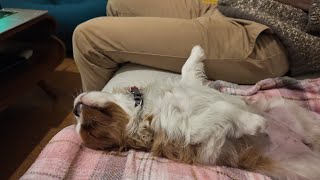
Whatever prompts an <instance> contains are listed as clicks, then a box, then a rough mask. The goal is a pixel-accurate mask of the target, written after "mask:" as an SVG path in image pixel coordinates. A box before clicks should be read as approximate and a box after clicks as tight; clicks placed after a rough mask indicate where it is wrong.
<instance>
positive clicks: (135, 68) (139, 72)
mask: <svg viewBox="0 0 320 180" xmlns="http://www.w3.org/2000/svg"><path fill="white" fill-rule="evenodd" d="M178 76H180V75H178V74H175V73H171V72H166V71H161V70H158V69H154V68H150V67H146V66H141V65H136V64H130V63H129V64H126V65H124V66H123V67H121V68H120V69H119V70H118V71H117V72H116V73H115V75H114V76H113V77H112V79H111V80H110V81H109V82H108V84H107V85H106V86H105V87H104V88H103V90H102V91H105V92H112V89H113V87H130V86H137V87H143V86H144V85H146V84H147V83H149V82H151V81H153V80H157V79H159V80H163V78H168V77H178Z"/></svg>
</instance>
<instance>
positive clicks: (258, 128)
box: [74, 46, 320, 179]
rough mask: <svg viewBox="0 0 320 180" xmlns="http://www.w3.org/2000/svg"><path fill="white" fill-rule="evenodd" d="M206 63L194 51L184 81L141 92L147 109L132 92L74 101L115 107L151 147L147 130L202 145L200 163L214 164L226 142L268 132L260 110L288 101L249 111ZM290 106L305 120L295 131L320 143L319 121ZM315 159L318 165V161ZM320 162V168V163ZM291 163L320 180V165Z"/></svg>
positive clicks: (82, 96)
mask: <svg viewBox="0 0 320 180" xmlns="http://www.w3.org/2000/svg"><path fill="white" fill-rule="evenodd" d="M204 59H205V54H204V51H203V49H202V48H201V47H200V46H195V47H194V48H193V49H192V52H191V55H190V57H189V59H188V60H187V61H186V63H185V64H184V66H183V68H182V74H181V79H168V80H166V81H155V82H153V83H151V84H150V85H148V86H147V87H144V88H143V89H142V91H143V98H144V105H143V107H141V106H138V107H134V100H133V98H132V95H131V94H130V93H128V92H127V91H121V92H118V93H114V94H109V93H103V92H86V93H82V94H80V95H79V96H78V97H77V98H76V99H75V102H74V105H75V106H76V104H79V103H81V104H85V105H87V106H91V107H99V108H103V107H105V106H106V104H107V103H109V102H114V103H116V104H117V105H119V106H120V107H121V108H122V109H123V110H124V111H125V112H126V113H127V114H128V115H129V118H130V120H129V122H128V124H127V126H126V131H127V132H126V133H127V134H128V135H132V136H140V138H141V139H143V138H145V139H143V141H146V142H149V141H152V137H150V136H148V135H146V134H145V133H146V131H145V129H151V130H152V132H154V133H156V132H160V131H165V133H166V134H167V137H168V138H169V139H171V140H172V141H175V140H177V139H179V140H181V139H182V140H183V141H184V142H183V144H184V145H185V146H187V145H198V144H202V147H201V153H200V156H199V162H201V164H207V165H214V164H215V163H216V160H217V158H218V157H219V155H220V153H221V151H222V148H223V146H224V144H225V142H226V140H227V138H229V137H231V138H240V137H242V136H244V135H257V134H259V133H260V132H264V130H265V128H266V119H265V118H264V117H263V116H262V115H260V114H259V113H256V112H257V111H259V112H260V111H266V110H268V109H272V108H274V107H277V106H284V105H288V104H287V103H284V102H283V100H276V101H272V102H264V103H260V104H259V105H257V107H256V109H255V110H252V106H250V107H249V106H248V104H247V103H246V102H245V101H244V100H243V99H241V98H239V97H236V96H231V95H227V94H222V93H220V92H218V91H216V90H214V89H212V88H210V87H208V86H207V85H206V75H205V74H204V64H203V60H204ZM289 106H292V108H293V109H295V111H296V112H297V116H300V117H301V119H303V120H305V121H304V123H302V122H296V123H295V125H294V128H295V130H297V131H299V133H301V134H303V133H306V134H305V138H306V141H307V142H309V143H312V142H314V141H315V140H314V138H315V136H314V134H317V135H318V136H316V137H317V138H319V137H320V136H319V134H320V129H314V128H313V125H314V124H317V123H318V124H317V127H319V122H316V121H314V119H313V118H312V117H311V116H310V115H309V114H308V113H307V111H306V110H304V109H303V108H300V107H299V106H297V105H295V104H292V103H290V104H289ZM150 115H152V116H153V120H152V122H151V123H148V122H147V121H143V119H142V118H141V117H146V116H150ZM76 118H77V125H76V130H77V131H78V132H79V131H80V129H81V123H82V122H83V119H82V116H81V113H80V116H79V117H76ZM147 132H148V131H147ZM150 138H151V139H150ZM204 142H205V143H204ZM312 158H313V161H315V160H314V157H312ZM312 158H311V159H312ZM307 159H308V161H309V160H310V158H307ZM316 160H318V162H319V164H320V161H319V160H320V158H318V159H316ZM291 161H292V162H290V163H288V162H285V163H283V166H285V168H284V169H287V170H288V171H290V172H292V171H297V172H298V174H300V175H301V177H305V178H307V179H308V178H314V177H316V178H318V179H320V173H319V172H316V171H317V169H318V170H320V165H319V164H318V163H316V162H310V161H309V162H308V161H305V160H303V158H302V159H301V158H300V159H293V160H291ZM296 162H299V163H300V164H297V163H296ZM310 163H311V165H310ZM312 166H314V167H312ZM305 167H307V168H305Z"/></svg>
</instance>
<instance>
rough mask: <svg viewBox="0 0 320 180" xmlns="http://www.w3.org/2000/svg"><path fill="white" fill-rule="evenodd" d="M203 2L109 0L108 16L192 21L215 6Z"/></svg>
mask: <svg viewBox="0 0 320 180" xmlns="http://www.w3.org/2000/svg"><path fill="white" fill-rule="evenodd" d="M203 1H204V0H109V1H108V5H107V14H108V16H117V17H169V18H181V19H192V18H197V17H200V16H202V15H204V14H205V13H206V12H207V11H208V10H209V9H212V8H214V7H215V6H216V4H212V3H203Z"/></svg>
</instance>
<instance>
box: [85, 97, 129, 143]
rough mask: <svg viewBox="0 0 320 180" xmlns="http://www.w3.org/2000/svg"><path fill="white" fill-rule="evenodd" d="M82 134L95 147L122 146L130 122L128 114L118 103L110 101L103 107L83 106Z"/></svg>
mask: <svg viewBox="0 0 320 180" xmlns="http://www.w3.org/2000/svg"><path fill="white" fill-rule="evenodd" d="M82 119H83V122H82V124H81V130H80V135H81V138H82V139H83V141H84V143H85V144H86V145H87V146H88V147H91V148H94V149H105V148H109V147H114V146H118V147H119V146H121V145H122V144H123V141H124V133H125V132H124V131H125V128H126V124H127V123H128V122H129V116H128V114H127V113H126V112H125V111H124V110H123V109H122V108H121V107H120V106H118V105H117V104H115V103H113V102H109V103H108V104H107V105H106V106H105V107H103V108H96V107H89V106H85V105H84V106H83V108H82Z"/></svg>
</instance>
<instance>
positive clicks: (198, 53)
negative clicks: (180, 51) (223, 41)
mask: <svg viewBox="0 0 320 180" xmlns="http://www.w3.org/2000/svg"><path fill="white" fill-rule="evenodd" d="M191 55H192V56H195V57H197V59H198V60H204V59H205V58H206V55H205V53H204V50H203V49H202V47H201V46H200V45H196V46H194V47H193V48H192V50H191Z"/></svg>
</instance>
